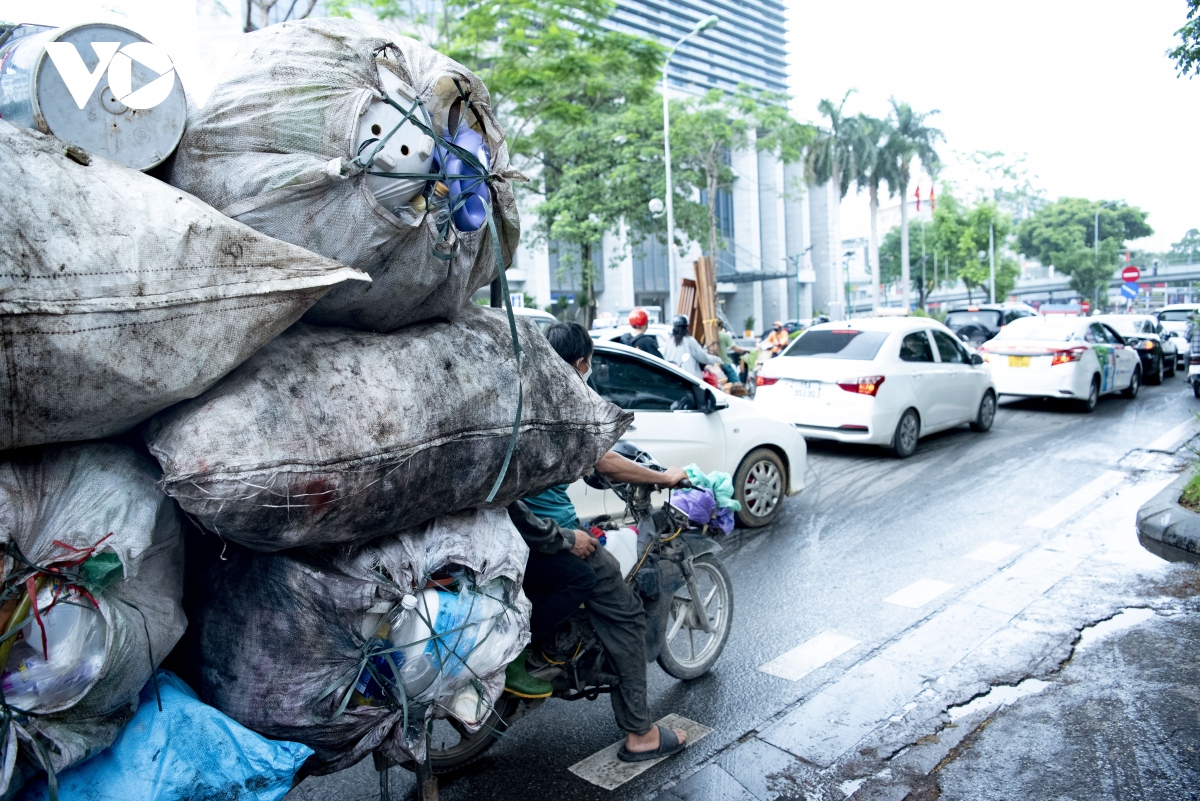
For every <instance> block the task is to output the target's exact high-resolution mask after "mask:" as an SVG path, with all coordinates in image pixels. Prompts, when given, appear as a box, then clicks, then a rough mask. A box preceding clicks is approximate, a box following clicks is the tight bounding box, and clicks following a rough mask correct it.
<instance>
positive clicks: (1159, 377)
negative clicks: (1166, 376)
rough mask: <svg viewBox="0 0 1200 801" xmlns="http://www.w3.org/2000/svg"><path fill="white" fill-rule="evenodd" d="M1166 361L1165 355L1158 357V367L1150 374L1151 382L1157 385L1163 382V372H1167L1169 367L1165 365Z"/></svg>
mask: <svg viewBox="0 0 1200 801" xmlns="http://www.w3.org/2000/svg"><path fill="white" fill-rule="evenodd" d="M1164 361H1165V359H1164V358H1163V357H1161V356H1160V357H1159V358H1158V369H1156V370H1155V371H1154V374H1153V375H1151V376H1150V383H1151V384H1154V385H1156V386H1157V385H1158V384H1161V383H1162V382H1163V373H1165V372H1166V370H1167V368H1166V367H1164V366H1163V362H1164Z"/></svg>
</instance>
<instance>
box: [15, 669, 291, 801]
mask: <svg viewBox="0 0 1200 801" xmlns="http://www.w3.org/2000/svg"><path fill="white" fill-rule="evenodd" d="M158 689H159V692H160V693H161V694H162V707H163V708H162V711H161V712H159V711H158V703H157V702H156V701H155V699H154V687H153V683H148V684H147V685H146V686H145V687H144V688H143V689H142V694H141V698H140V701H139V706H138V711H137V714H136V715H135V716H134V718H133V720H131V721H130V722H129V725H128V726H126V727H125V729H124V730H123V731H122V732H121V734H120V735H119V736H118V737H117V739H116V742H114V743H113V744H112V745H111V746H109V747H108V748H106V749H105V750H103V751H101V752H100V753H99V754H97V755H96V756H94V757H92V758H91V759H89V760H87V761H86V762H83V763H81V764H79V765H76V766H74V767H72V768H71V769H70V770H67V771H64V772H63V773H61V774H60V775H59V776H58V797H59V799H60V801H180V799H185V798H186V799H222V801H279V800H280V799H282V798H283V797H284V796H285V795H287V792H288V790H290V789H291V787H292V782H293V780H294V778H295V775H296V771H297V770H298V769H299V768H300V766H301V765H303V764H304V760H306V759H308V757H309V755H310V754H312V749H311V748H309V747H308V746H306V745H300V744H299V743H290V742H283V741H275V740H268V739H267V738H265V737H263V736H262V735H260V734H256V733H255V732H252V731H250V730H249V729H247V728H246V727H245V726H242V725H241V724H240V723H238V722H237V721H235V720H233V719H232V718H230V717H228V716H227V715H224V714H222V713H221V712H220V711H218V710H216V709H214V708H212V707H211V706H208V705H207V704H204V703H201V701H200V700H199V699H198V698H197V696H196V694H195V693H194V692H192V688H191V687H188V686H187V685H186V684H185V683H184V682H183V681H182V680H181V679H180V678H179V677H178V676H176V675H175V674H174V673H171V672H169V671H166V670H160V671H158ZM49 797H50V794H49V790H48V788H47V785H46V780H45V778H41V779H38V780H37V781H31V782H29V784H28V785H26V787H25V789H24V791H23V792H22V794H21V796H20V799H21V801H41V800H42V799H49Z"/></svg>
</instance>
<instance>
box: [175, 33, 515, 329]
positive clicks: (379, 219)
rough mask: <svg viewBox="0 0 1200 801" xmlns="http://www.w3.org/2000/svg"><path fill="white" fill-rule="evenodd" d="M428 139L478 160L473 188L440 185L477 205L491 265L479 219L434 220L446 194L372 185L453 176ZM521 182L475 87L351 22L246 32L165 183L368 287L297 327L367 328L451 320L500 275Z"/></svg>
mask: <svg viewBox="0 0 1200 801" xmlns="http://www.w3.org/2000/svg"><path fill="white" fill-rule="evenodd" d="M385 97H387V98H390V99H391V100H392V101H393V102H395V103H396V105H397V106H400V107H401V108H403V109H404V110H405V111H409V110H412V112H413V119H412V120H411V121H408V122H405V120H404V115H403V114H402V113H401V112H400V111H399V110H397V109H396V108H395V107H393V106H390V105H388V104H387V103H386V102H385V101H384V98H385ZM464 97H465V98H467V99H468V100H469V101H470V104H469V108H468V106H467V104H466V103H465V102H464V101H463V100H462V98H464ZM456 101H457V102H456ZM451 123H454V127H455V129H456V130H455V131H454V132H448V130H447V129H448V128H449V127H450V125H451ZM397 125H399V126H400V128H399V129H398V130H396V131H395V133H394V134H393V133H392V131H393V129H394V128H396V126H397ZM432 133H436V134H439V135H441V136H447V137H448V138H451V139H453V140H454V141H455V142H458V143H461V144H462V145H463V146H464V147H466V148H467V149H468V150H471V151H472V152H476V153H478V152H479V151H480V150H482V154H481V155H482V159H481V160H484V161H486V162H487V163H486V164H485V165H484V166H485V167H486V168H487V172H488V175H487V176H486V181H485V182H484V183H483V185H481V186H470V185H468V186H459V185H458V184H459V183H460V182H456V181H454V180H450V179H447V182H446V183H447V185H448V187H447V188H448V189H455V190H459V191H461V192H463V193H466V195H475V194H480V193H481V194H482V195H484V196H486V198H487V201H488V202H489V203H490V206H491V210H492V214H493V218H494V221H495V224H496V231H497V234H498V237H497V238H498V239H499V242H500V249H501V251H502V252H501V253H497V252H496V250H495V244H494V239H493V237H492V236H491V234H490V231H489V227H488V226H480V225H479V219H478V218H476V219H475V221H474V223H473V224H472V225H465V224H466V223H467V222H468V220H467V218H468V217H469V216H470V215H469V214H466V213H465V210H463V213H459V214H456V215H454V216H455V223H456V224H455V225H454V226H446V225H445V224H444V220H440V219H439V215H438V214H436V213H435V208H434V207H435V205H436V204H437V202H438V200H439V198H444V197H445V196H444V195H442V194H439V193H435V191H434V190H435V189H436V188H437V187H436V184H435V183H434V182H428V185H427V182H426V181H424V180H421V179H420V178H397V179H389V178H387V177H383V176H380V175H377V173H383V172H390V173H392V174H409V175H411V174H417V173H428V172H430V170H431V169H432V168H433V167H434V166H435V164H436V165H440V166H444V167H447V168H450V169H460V168H461V165H458V164H457V161H458V160H457V159H455V158H454V156H455V155H456V154H455V153H454V152H450V150H449V149H447V148H446V147H445V146H444V145H439V144H435V142H434V140H433V139H432V137H431V136H430V134H432ZM451 133H453V134H454V135H453V136H451V135H450V134H451ZM389 135H390V136H389ZM385 138H386V139H387V141H386V142H383V141H382V140H384V139H385ZM381 144H382V145H383V147H382V148H381V149H379V150H378V152H377V151H376V147H377V146H379V145H381ZM372 157H373V158H372ZM445 162H452V163H445ZM518 177H519V173H516V172H515V171H513V170H512V169H511V168H510V166H509V163H508V147H507V145H505V143H504V132H503V130H502V129H501V127H500V123H499V122H498V121H497V120H496V118H495V116H494V115H493V114H492V111H491V107H490V106H489V97H488V92H487V88H486V87H485V86H484V85H483V82H482V81H480V80H479V78H478V77H476V76H475V75H474V74H473V73H472V72H470V71H469V70H467V69H466V68H465V67H463V66H461V65H459V64H457V63H456V62H454V61H451V60H450V59H448V58H446V57H445V56H443V55H441V54H440V53H437V52H435V51H433V50H431V49H430V48H428V47H426V46H425V45H423V44H421V43H420V42H418V41H416V40H415V39H409V38H407V37H403V36H397V35H396V34H395V33H393V32H392V31H389V30H387V29H386V28H383V27H380V26H375V25H366V24H362V23H358V22H353V21H351V20H348V19H311V20H301V21H298V22H286V23H283V24H281V25H272V26H271V27H269V28H265V29H263V30H261V31H255V32H254V33H251V34H248V35H246V36H243V37H242V39H241V46H240V47H239V48H238V50H237V51H236V52H235V54H234V56H233V58H232V60H231V62H230V63H229V65H228V67H227V68H226V71H225V73H224V74H223V76H222V77H221V79H220V81H219V82H218V84H217V86H216V88H215V89H214V90H213V93H212V95H211V96H210V97H209V99H208V102H207V103H206V104H205V105H204V108H203V109H195V108H191V109H189V111H188V127H187V130H186V131H185V132H184V136H183V139H182V141H181V142H180V144H179V148H178V150H177V152H176V155H175V160H174V164H173V166H172V167H171V170H170V173H169V180H170V182H171V183H172V184H174V185H175V186H177V187H179V188H180V189H183V190H185V191H187V192H191V193H192V194H194V195H196V196H197V197H199V198H200V199H202V200H204V201H206V202H208V203H211V204H212V205H213V206H215V207H216V208H218V209H220V210H221V211H222V212H223V213H225V214H228V215H229V216H231V217H233V218H234V219H236V220H239V221H241V222H244V223H246V224H247V225H249V226H251V227H252V228H254V229H256V230H258V231H261V232H263V233H265V234H267V235H268V236H273V237H277V238H279V239H283V240H285V241H288V242H293V243H295V244H297V245H300V246H302V247H305V248H307V249H309V250H311V251H314V252H316V253H320V254H321V255H322V256H328V257H329V258H333V259H337V260H338V261H339V262H341V263H342V264H346V265H348V266H350V267H357V268H359V269H361V270H364V271H366V272H367V273H369V274H370V275H371V278H372V279H373V281H372V283H371V284H362V285H349V284H347V285H344V286H340V287H338V288H337V289H335V290H334V291H332V292H330V293H329V294H328V295H326V296H325V297H324V298H323V299H322V300H321V302H320V303H318V304H317V305H316V306H314V307H313V308H312V310H311V311H310V312H309V313H308V314H307V315H306V318H307V319H308V320H309V321H311V322H314V323H319V324H322V325H345V326H351V327H354V328H364V329H368V330H372V331H393V330H395V329H396V328H398V327H400V326H403V325H408V324H410V323H415V322H417V321H419V320H426V319H430V318H434V317H445V316H449V315H453V314H454V313H455V312H456V311H457V310H458V309H459V308H461V307H462V306H463V304H465V303H468V302H469V301H470V298H471V295H473V294H474V293H475V292H476V290H478V289H481V288H483V287H485V286H487V285H488V284H489V283H491V282H492V280H493V279H495V278H496V277H497V265H498V264H499V263H500V261H501V260H503V263H504V264H509V263H511V261H512V256H513V253H514V252H515V251H516V247H517V239H518V237H519V236H520V221H519V217H518V214H517V205H516V200H515V198H514V197H513V191H512V187H511V185H510V180H511V179H513V178H518ZM461 183H466V182H461ZM450 199H451V201H453V202H454V203H453V205H457V203H458V201H460V198H459V197H458V196H452V197H451V198H450ZM468 199H469V198H468V197H466V196H464V197H462V198H461V201H462V202H466V201H467V200H468ZM467 228H473V230H467Z"/></svg>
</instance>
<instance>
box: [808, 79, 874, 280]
mask: <svg viewBox="0 0 1200 801" xmlns="http://www.w3.org/2000/svg"><path fill="white" fill-rule="evenodd" d="M853 92H854V90H853V89H851V90H849V91H847V92H846V94H845V95H844V96H843V97H842V102H841V103H838V104H837V105H836V106H835V105H834V104H833V102H832V101H830V100H822V101H821V102H820V103H818V104H817V110H818V111H819V112H821V114H822V115H824V116H825V117H826V118H827V119H828V120H829V125H828V127H823V128H818V131H817V138H816V139H815V140H814V141H813V143H812V144H811V145H809V148H808V154H807V155H806V157H805V160H804V172H805V177H806V179H807V180H808V182H809V183H810V184H825V183H826V182H832V183H833V185H834V186H836V187H837V188H838V192H839V193H840V194H839V195H838V200H839V201H840V200H841V199H842V198H844V197H845V196H846V192H847V191H849V189H850V184H851V182H853V181H857V180H858V174H859V166H858V157H859V155H860V153H861V144H860V142H859V140H860V136H859V132H858V121H857V119H856V118H854V117H847V116H846V115H845V113H844V109H845V107H846V101H847V100H848V99H849V98H850V95H851V94H853ZM833 240H834V241H835V242H837V243H838V244H839V245H840V244H841V238H840V237H839V236H834V237H833ZM830 256H831V258H832V260H833V264H834V273H835V274H836V265H837V261H838V255H837V253H832V254H830ZM832 285H833V286H836V287H838V288H839V289H838V290H837V291H836V294H835V296H837V295H841V294H842V292H843V290H842V283H841V282H840V281H837V280H834V281H833V282H832ZM844 300H845V298H843V302H844Z"/></svg>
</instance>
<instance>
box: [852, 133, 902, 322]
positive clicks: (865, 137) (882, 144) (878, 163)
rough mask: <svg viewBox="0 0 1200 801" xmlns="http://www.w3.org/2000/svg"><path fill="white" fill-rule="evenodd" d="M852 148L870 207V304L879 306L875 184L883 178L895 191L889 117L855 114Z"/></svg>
mask: <svg viewBox="0 0 1200 801" xmlns="http://www.w3.org/2000/svg"><path fill="white" fill-rule="evenodd" d="M855 128H856V129H857V130H856V133H857V136H856V137H855V144H854V150H855V152H856V153H857V156H856V161H857V162H858V176H857V178H856V183H857V184H858V188H859V189H860V190H861V189H866V190H867V195H868V198H869V203H870V210H871V238H870V248H869V250H868V259H869V260H870V262H871V304H872V306H875V307H878V305H879V292H878V287H879V284H880V283H882V282H883V277H882V273H881V264H880V254H879V187H880V185H881V184H882V183H883V182H884V181H887V183H888V189H889V194H891V195H895V194H896V187H897V185H898V182H897V176H896V174H895V173H894V172H893V169H894V168H895V166H896V163H897V160H896V159H894V158H892V157H891V154H890V153H888V152H887V150H886V145H887V143H888V142H889V141H890V139H891V134H892V128H891V123H890V121H889V120H886V119H879V118H877V117H868V116H867V115H865V114H859V115H858V120H857V122H856V125H855ZM896 264H897V266H899V256H897V257H896Z"/></svg>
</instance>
